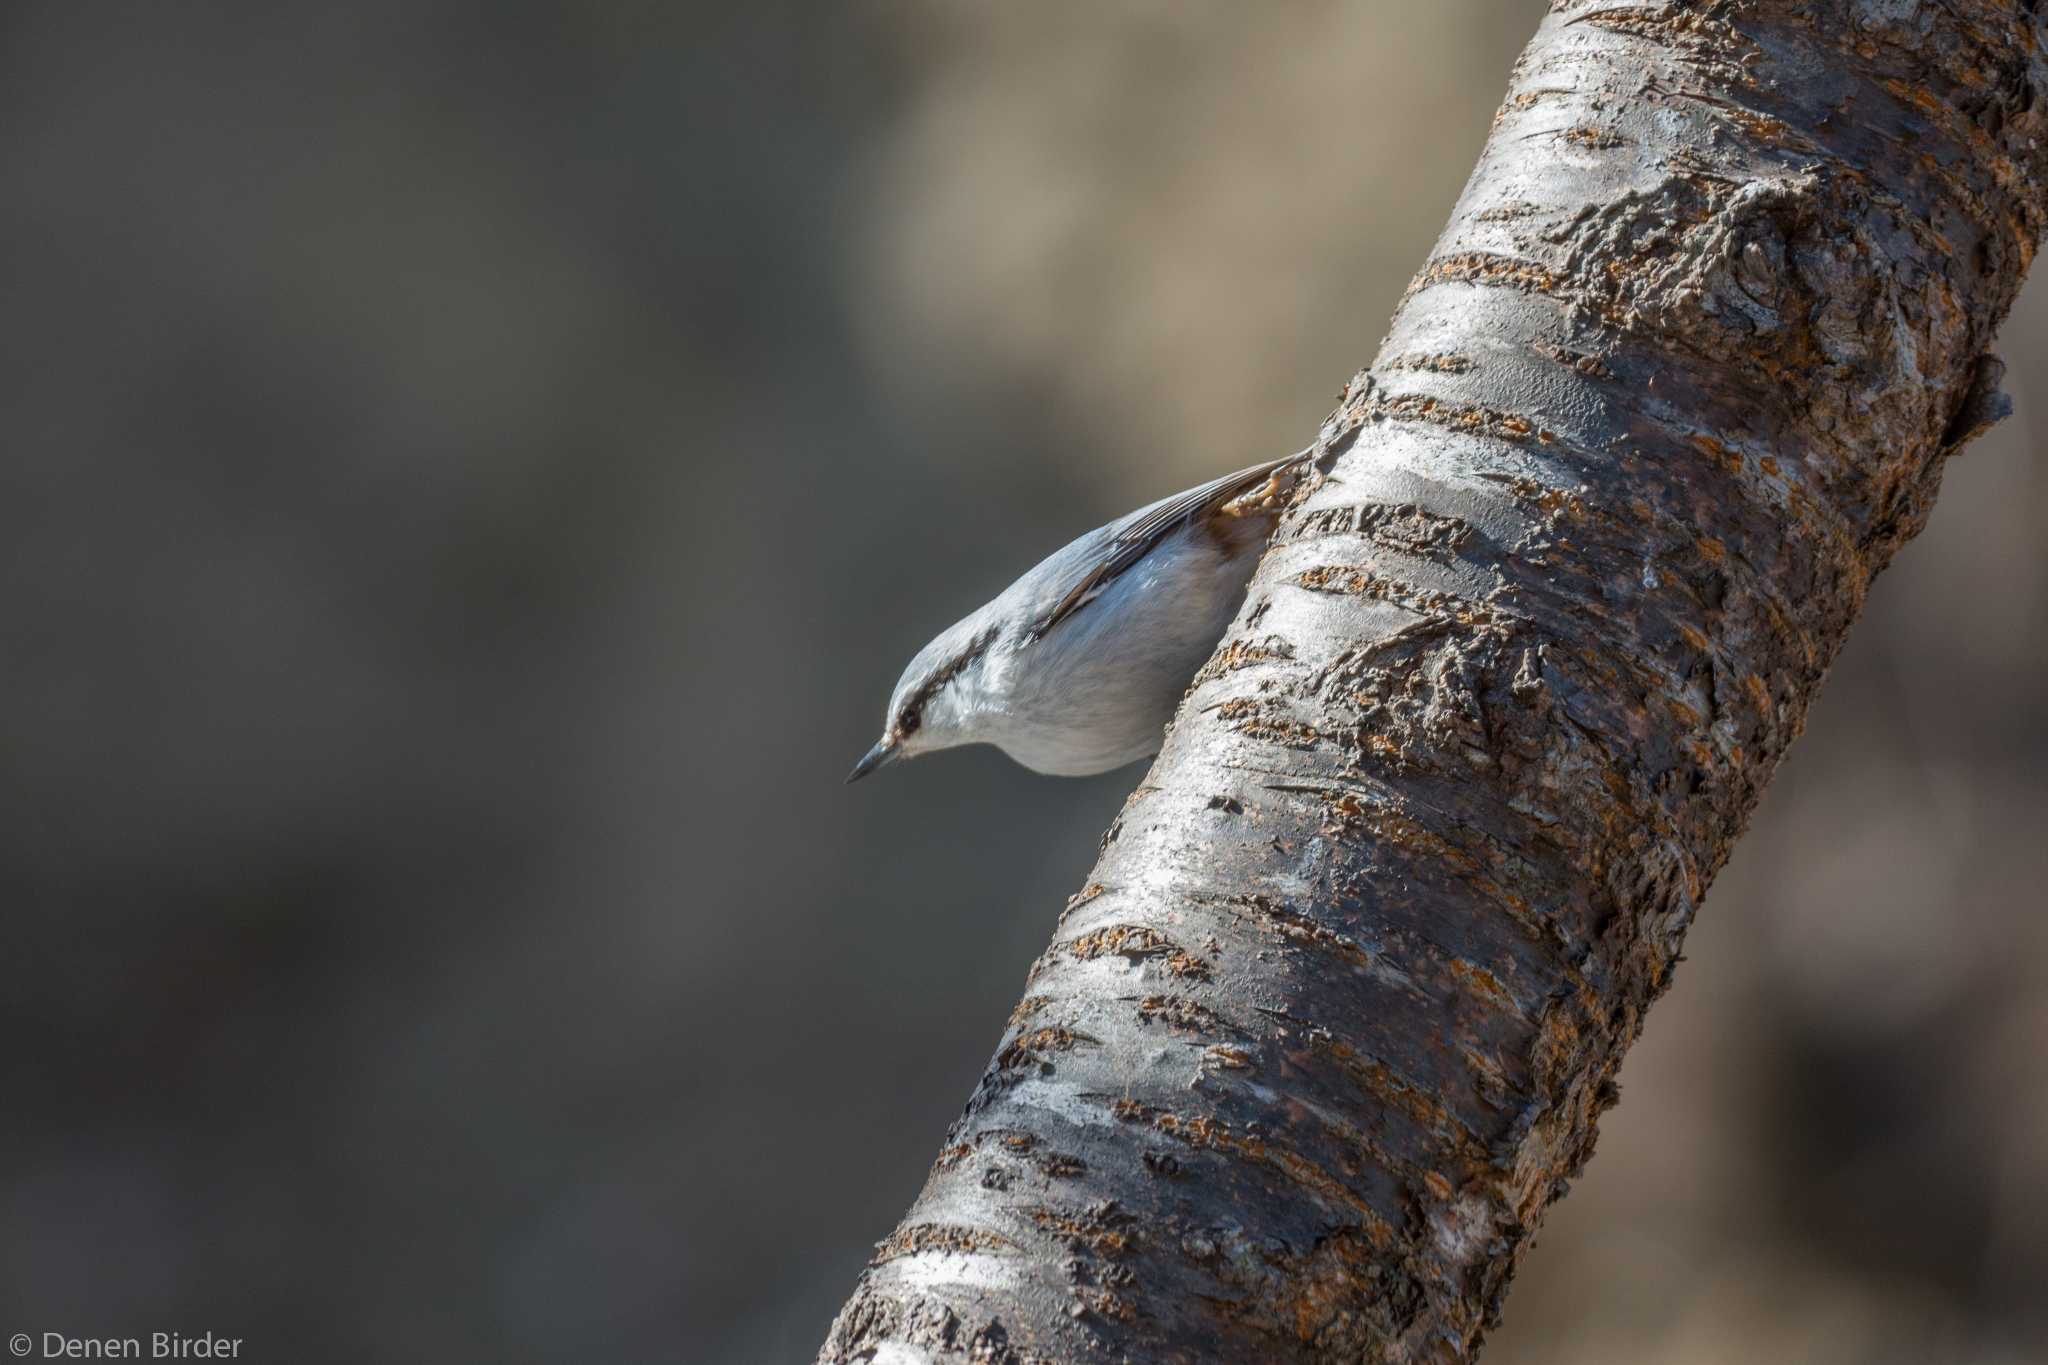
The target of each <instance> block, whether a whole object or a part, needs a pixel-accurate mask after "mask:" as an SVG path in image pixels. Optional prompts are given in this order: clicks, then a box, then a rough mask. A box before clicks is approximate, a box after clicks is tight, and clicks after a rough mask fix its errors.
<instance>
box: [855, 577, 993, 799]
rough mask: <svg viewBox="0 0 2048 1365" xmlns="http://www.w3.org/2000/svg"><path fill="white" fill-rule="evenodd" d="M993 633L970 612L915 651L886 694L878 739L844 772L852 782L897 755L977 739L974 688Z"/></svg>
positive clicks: (976, 690) (978, 712)
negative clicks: (849, 770)
mask: <svg viewBox="0 0 2048 1365" xmlns="http://www.w3.org/2000/svg"><path fill="white" fill-rule="evenodd" d="M997 634H998V631H997V629H996V628H995V627H993V626H990V625H988V624H987V623H986V622H984V621H982V620H981V619H980V617H979V616H970V617H968V618H967V619H966V620H964V621H961V622H959V623H958V624H956V625H954V626H953V627H951V628H950V629H948V630H947V631H945V632H944V633H943V634H941V635H940V636H939V638H938V639H936V640H933V641H932V642H931V643H930V644H928V645H926V646H925V647H924V648H923V649H921V650H919V651H918V652H917V657H916V658H914V659H912V660H911V661H910V666H909V667H907V668H905V669H904V670H903V676H902V678H901V679H899V680H898V681H897V683H896V691H895V692H894V693H893V694H892V695H891V696H890V698H889V712H888V714H887V715H886V716H885V717H883V720H882V737H881V738H880V739H879V740H876V741H875V747H874V748H872V749H869V750H868V751H867V753H866V754H864V755H862V756H861V760H860V762H858V763H856V764H854V765H853V771H852V772H851V773H849V774H847V778H846V780H847V781H848V782H857V781H859V780H860V779H861V778H863V777H866V776H867V775H868V774H869V773H871V772H873V771H875V769H877V768H880V767H884V766H886V765H887V764H890V763H894V762H895V761H896V760H897V759H899V758H915V757H916V756H917V755H919V754H924V753H931V752H933V751H935V750H938V749H950V748H952V747H954V746H955V745H959V744H973V743H975V742H977V741H978V740H980V739H981V738H983V736H982V735H981V734H979V733H978V732H977V729H976V724H977V720H978V718H979V717H980V716H981V714H982V711H983V709H984V708H983V707H981V706H980V705H978V704H977V700H976V698H977V696H978V695H979V692H980V689H979V688H977V687H975V686H974V679H975V677H976V676H977V670H978V669H979V668H980V667H981V666H982V665H983V664H984V663H985V661H986V658H987V655H988V653H989V647H990V646H991V645H993V644H994V643H995V641H996V635H997Z"/></svg>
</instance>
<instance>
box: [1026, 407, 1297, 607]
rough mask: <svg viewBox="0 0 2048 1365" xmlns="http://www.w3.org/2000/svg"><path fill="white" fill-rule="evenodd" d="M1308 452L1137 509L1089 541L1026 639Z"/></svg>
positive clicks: (1100, 591)
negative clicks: (1196, 522) (1166, 541)
mask: <svg viewBox="0 0 2048 1365" xmlns="http://www.w3.org/2000/svg"><path fill="white" fill-rule="evenodd" d="M1310 449H1313V447H1310ZM1308 453H1309V452H1308V451H1307V450H1301V451H1296V452H1295V453H1294V454H1292V455H1289V456H1286V457H1285V458H1282V459H1278V460H1268V461H1266V462H1265V463H1264V464H1255V465H1253V466H1252V467H1251V468H1249V469H1240V470H1238V471H1237V472H1236V473H1235V474H1225V475H1224V476H1223V477H1222V478H1220V479H1212V480H1210V481H1209V482H1208V483H1205V484H1202V485H1200V486H1198V487H1195V488H1190V489H1189V490H1188V491H1187V492H1185V493H1177V494H1175V495H1174V496H1173V497H1170V498H1166V499H1164V500H1163V501H1160V502H1157V503H1154V504H1153V505H1152V506H1150V507H1147V508H1145V509H1144V510H1143V511H1141V512H1138V513H1137V514H1135V515H1134V516H1133V517H1132V518H1131V519H1130V521H1129V523H1128V524H1127V525H1124V526H1121V527H1118V528H1117V530H1116V532H1115V534H1113V535H1110V536H1107V537H1105V538H1104V539H1102V540H1101V541H1099V542H1097V543H1096V544H1095V545H1093V546H1091V547H1090V548H1089V550H1088V552H1087V553H1086V554H1085V555H1083V556H1082V557H1081V558H1080V559H1078V560H1077V561H1076V562H1075V563H1074V564H1073V565H1071V566H1069V567H1068V569H1067V573H1066V575H1065V576H1064V577H1062V579H1061V580H1060V582H1059V584H1058V586H1057V587H1056V588H1055V589H1054V593H1055V594H1056V595H1052V594H1049V595H1051V596H1052V605H1051V606H1050V607H1048V608H1047V609H1046V610H1045V611H1044V612H1042V613H1041V614H1040V615H1039V616H1038V617H1037V619H1035V620H1034V621H1032V623H1031V628H1030V630H1029V631H1028V632H1026V635H1025V638H1026V639H1027V640H1037V639H1040V638H1042V637H1043V636H1044V635H1045V634H1046V632H1048V631H1050V630H1051V629H1052V628H1053V627H1054V626H1056V625H1058V624H1059V623H1060V622H1062V621H1064V620H1066V619H1067V618H1068V617H1069V616H1072V615H1073V614H1074V613H1075V612H1077V611H1079V610H1080V609H1081V608H1083V607H1085V606H1087V605H1088V604H1089V603H1090V602H1092V601H1094V600H1095V599H1096V598H1097V597H1099V596H1101V594H1102V591H1103V589H1105V588H1107V587H1108V586H1109V585H1110V584H1111V583H1112V582H1114V581H1115V579H1116V577H1117V576H1118V575H1119V574H1121V573H1123V572H1124V571H1125V570H1126V569H1129V568H1130V567H1131V566H1132V565H1134V564H1136V563H1137V562H1138V561H1139V560H1141V559H1143V558H1144V557H1145V556H1146V555H1148V554H1150V553H1151V552H1152V550H1153V548H1154V547H1155V546H1157V545H1158V544H1159V542H1160V541H1162V540H1164V539H1166V537H1167V536H1168V535H1169V534H1171V533H1172V532H1173V531H1174V530H1175V529H1177V528H1179V527H1181V526H1184V525H1186V524H1187V523H1188V522H1189V521H1191V520H1193V519H1194V518H1197V517H1202V516H1207V515H1208V514H1209V513H1211V512H1213V511H1215V510H1216V509H1217V508H1219V507H1221V506H1223V505H1224V504H1225V503H1227V502H1229V501H1230V500H1231V499H1232V498H1235V497H1239V496H1242V495H1243V494H1245V493H1248V492H1250V491H1251V490H1252V489H1254V488H1257V487H1258V486H1259V485H1260V484H1261V483H1263V482H1264V481H1265V480H1267V479H1269V478H1271V477H1272V476H1273V473H1274V471H1276V470H1279V469H1282V468H1285V467H1286V466H1287V465H1290V464H1293V463H1294V462H1295V461H1296V460H1299V459H1301V458H1302V457H1303V456H1304V455H1307V454H1308Z"/></svg>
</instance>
